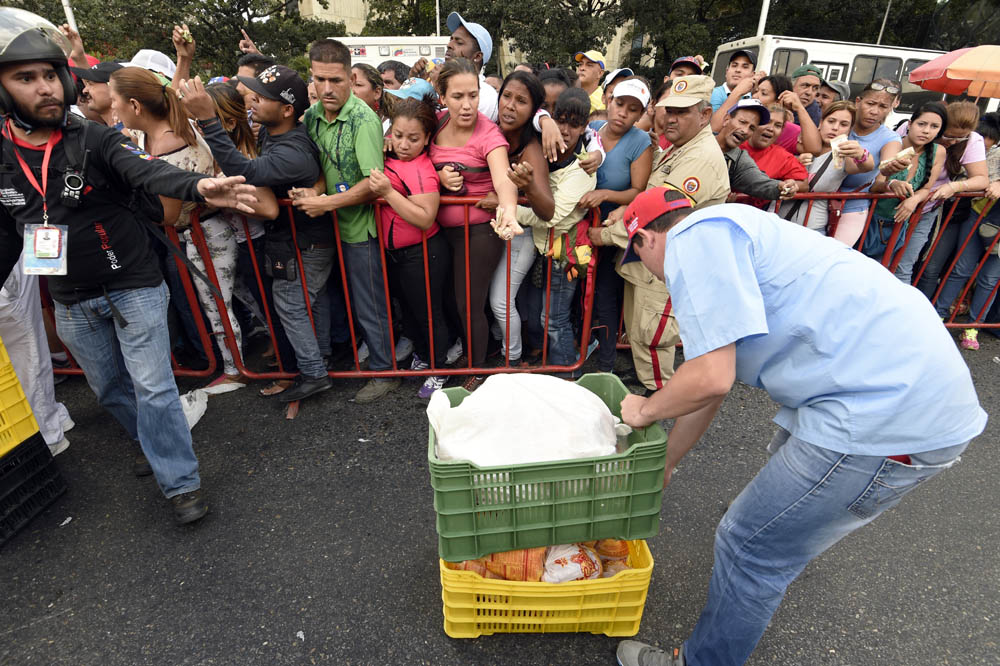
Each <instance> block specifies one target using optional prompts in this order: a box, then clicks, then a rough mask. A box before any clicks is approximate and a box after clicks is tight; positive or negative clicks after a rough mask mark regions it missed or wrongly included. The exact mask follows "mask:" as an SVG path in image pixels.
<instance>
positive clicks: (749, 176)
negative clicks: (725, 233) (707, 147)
mask: <svg viewBox="0 0 1000 666" xmlns="http://www.w3.org/2000/svg"><path fill="white" fill-rule="evenodd" d="M770 122H771V113H770V112H769V111H768V110H767V107H765V106H764V105H763V104H761V103H760V102H759V101H757V100H755V99H741V100H740V101H739V102H737V103H736V105H735V106H733V107H732V108H731V109H730V110H729V114H728V116H727V117H726V122H725V123H723V125H722V130H721V131H720V132H719V134H718V135H717V136H716V137H715V140H716V141H717V142H718V144H719V148H721V149H722V153H723V155H724V156H725V158H726V166H727V167H728V168H729V185H730V187H732V190H733V192H742V193H743V194H749V195H750V196H752V197H755V198H758V199H767V200H768V201H774V200H775V199H778V198H781V199H788V198H790V197H792V196H794V195H795V193H796V192H797V191H798V184H797V183H796V182H795V181H794V180H785V181H779V180H775V179H773V178H768V176H767V174H766V173H764V172H763V171H761V170H760V169H759V168H758V167H757V164H756V163H755V162H754V161H753V158H752V157H750V156H749V155H748V154H747V153H746V151H745V150H743V149H741V148H740V144H742V143H743V142H744V141H746V140H747V139H749V138H750V136H751V135H753V133H754V132H755V131H756V130H757V127H758V126H759V125H767V124H768V123H770ZM668 138H669V137H668Z"/></svg>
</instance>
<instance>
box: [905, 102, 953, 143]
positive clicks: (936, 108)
mask: <svg viewBox="0 0 1000 666" xmlns="http://www.w3.org/2000/svg"><path fill="white" fill-rule="evenodd" d="M925 113H933V114H934V115H936V116H938V117H939V118H941V129H939V130H938V133H937V135H936V136H935V137H934V138H933V139H932V140H931V143H934V142H936V141H937V140H938V139H940V138H941V135H942V134H944V131H945V130H946V129H948V107H946V106H945V105H944V104H942V103H941V102H924V103H923V104H921V105H920V106H918V107H917V108H916V109H915V110H914V111H913V115H911V116H910V121H911V122H912V121H914V120H916V119H917V118H919V117H920V116H922V115H923V114H925ZM907 130H909V127H907Z"/></svg>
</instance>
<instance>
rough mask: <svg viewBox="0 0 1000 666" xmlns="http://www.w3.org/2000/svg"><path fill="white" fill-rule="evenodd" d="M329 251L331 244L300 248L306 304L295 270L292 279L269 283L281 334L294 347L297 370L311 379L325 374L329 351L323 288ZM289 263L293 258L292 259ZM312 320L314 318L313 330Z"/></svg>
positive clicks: (299, 279) (327, 313) (331, 258)
mask: <svg viewBox="0 0 1000 666" xmlns="http://www.w3.org/2000/svg"><path fill="white" fill-rule="evenodd" d="M333 253H334V250H333V248H332V247H331V248H317V249H314V250H302V264H303V265H304V267H305V274H306V288H307V289H308V290H309V301H310V305H308V306H307V305H306V299H305V294H304V293H303V291H302V280H301V277H300V275H299V273H296V279H295V280H280V279H275V280H274V282H273V283H272V285H271V290H272V292H273V295H274V309H275V310H277V311H278V316H279V317H280V318H281V325H282V326H283V327H284V329H285V335H287V336H288V341H289V342H291V344H292V349H294V350H295V360H296V362H297V363H298V366H299V371H300V372H301V373H302V374H303V375H304V376H305V377H309V378H312V379H315V378H317V377H322V376H324V375H326V363H324V362H323V355H324V354H329V353H330V312H329V310H328V309H327V303H328V301H327V299H326V291H325V290H326V280H327V278H329V277H330V269H331V268H332V266H333ZM292 263H296V260H295V259H293V260H292ZM296 268H297V266H296ZM309 307H312V313H313V318H312V320H310V318H309V309H308V308H309ZM313 321H315V322H316V328H315V330H314V329H313ZM324 341H325V342H324ZM324 346H325V348H324Z"/></svg>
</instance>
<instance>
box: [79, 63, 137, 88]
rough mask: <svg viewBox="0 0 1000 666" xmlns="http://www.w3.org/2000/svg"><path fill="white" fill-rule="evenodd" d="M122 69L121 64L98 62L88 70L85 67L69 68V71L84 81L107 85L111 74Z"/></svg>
mask: <svg viewBox="0 0 1000 666" xmlns="http://www.w3.org/2000/svg"><path fill="white" fill-rule="evenodd" d="M122 67H124V65H122V64H121V63H118V62H113V61H108V62H99V63H97V64H96V65H94V66H93V67H91V68H89V69H88V68H86V67H70V68H69V69H70V71H71V72H73V73H74V74H76V75H77V76H78V77H80V78H81V79H83V80H84V81H92V82H94V83H107V82H108V81H110V80H111V73H112V72H115V71H118V70H119V69H122Z"/></svg>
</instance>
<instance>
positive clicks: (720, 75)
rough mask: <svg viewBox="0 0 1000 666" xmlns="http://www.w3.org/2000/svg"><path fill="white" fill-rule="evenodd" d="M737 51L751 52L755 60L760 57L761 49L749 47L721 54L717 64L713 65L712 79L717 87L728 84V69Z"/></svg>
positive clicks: (716, 61)
mask: <svg viewBox="0 0 1000 666" xmlns="http://www.w3.org/2000/svg"><path fill="white" fill-rule="evenodd" d="M736 51H749V52H750V53H752V54H753V57H754V58H759V57H760V48H759V47H757V46H748V47H746V48H745V49H733V50H732V51H725V52H723V53H720V54H719V55H718V57H717V58H716V59H715V62H714V63H712V78H713V79H715V85H717V86H721V85H722V84H723V83H725V82H726V67H729V59H730V58H731V57H732V56H733V53H735V52H736Z"/></svg>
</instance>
